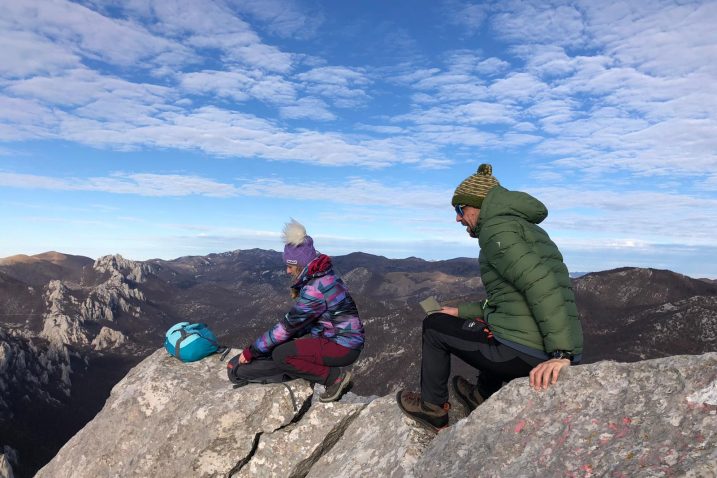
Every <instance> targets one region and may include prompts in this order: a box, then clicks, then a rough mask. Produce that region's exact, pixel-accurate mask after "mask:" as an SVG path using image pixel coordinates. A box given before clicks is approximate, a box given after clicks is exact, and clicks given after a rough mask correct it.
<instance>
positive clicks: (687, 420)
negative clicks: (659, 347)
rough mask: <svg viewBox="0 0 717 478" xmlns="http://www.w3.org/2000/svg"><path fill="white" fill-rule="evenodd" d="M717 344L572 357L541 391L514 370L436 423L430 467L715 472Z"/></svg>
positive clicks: (525, 473)
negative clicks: (645, 355) (586, 361)
mask: <svg viewBox="0 0 717 478" xmlns="http://www.w3.org/2000/svg"><path fill="white" fill-rule="evenodd" d="M716 380H717V353H710V354H705V355H702V356H688V355H685V356H675V357H667V358H663V359H656V360H649V361H645V362H639V363H629V364H628V363H616V362H598V363H595V364H590V365H582V366H577V367H571V368H570V369H568V370H567V373H564V374H562V376H561V379H560V380H559V381H558V383H557V384H556V385H554V386H552V387H550V388H549V389H548V390H546V391H541V392H538V391H534V390H532V389H530V387H529V386H528V383H527V379H518V380H514V381H512V382H511V383H510V384H508V385H507V386H505V387H504V388H503V389H501V390H500V391H499V392H498V393H496V394H495V395H494V396H493V397H491V398H490V400H488V401H486V402H485V403H484V404H483V405H481V406H480V407H478V408H477V409H476V410H475V411H474V412H473V413H472V414H471V415H470V416H469V417H468V418H467V419H465V420H462V421H461V422H459V423H458V424H457V425H455V426H454V427H451V428H450V429H448V430H446V431H444V432H442V433H440V434H439V435H438V437H437V438H436V439H435V440H434V441H433V442H432V443H431V444H430V446H429V447H428V448H427V449H426V452H425V453H424V455H423V456H422V457H421V459H420V460H419V461H418V463H417V464H416V466H415V468H414V470H415V472H416V476H418V477H435V476H484V477H494V476H495V477H498V476H516V477H544V476H581V477H582V476H629V477H653V476H695V477H697V476H717V415H716V414H715V413H716V412H715V407H714V406H713V405H711V404H712V403H713V401H714V399H715V395H714V389H715V381H716Z"/></svg>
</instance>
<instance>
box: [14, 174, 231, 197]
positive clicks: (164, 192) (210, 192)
mask: <svg viewBox="0 0 717 478" xmlns="http://www.w3.org/2000/svg"><path fill="white" fill-rule="evenodd" d="M0 185H2V186H5V187H13V188H22V189H48V190H58V191H98V192H106V193H113V194H135V195H139V196H156V197H160V196H176V197H178V196H192V195H200V196H209V197H230V196H236V195H237V190H236V188H235V187H234V186H232V185H230V184H223V183H218V182H216V181H213V180H211V179H206V178H201V177H198V176H182V175H177V174H147V173H134V174H126V173H115V174H113V175H111V176H109V177H94V178H86V179H85V178H54V177H49V176H38V175H33V174H18V173H7V172H0Z"/></svg>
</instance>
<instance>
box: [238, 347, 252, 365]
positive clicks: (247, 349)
mask: <svg viewBox="0 0 717 478" xmlns="http://www.w3.org/2000/svg"><path fill="white" fill-rule="evenodd" d="M241 354H242V357H244V360H246V361H247V362H251V360H252V358H254V357H253V354H252V353H251V345H250V346H248V347H245V348H244V350H242V352H241Z"/></svg>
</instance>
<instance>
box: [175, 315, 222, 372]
mask: <svg viewBox="0 0 717 478" xmlns="http://www.w3.org/2000/svg"><path fill="white" fill-rule="evenodd" d="M164 348H165V349H167V352H169V354H170V355H173V356H175V357H177V358H178V359H179V360H181V361H182V362H195V361H197V360H199V359H202V358H204V357H206V356H207V355H211V354H213V353H214V352H216V351H217V350H219V348H220V346H219V344H218V343H217V337H216V336H215V335H214V333H213V332H212V331H211V330H209V327H207V325H206V324H192V323H189V322H180V323H178V324H174V325H173V326H171V327H170V328H169V330H167V333H166V334H165V337H164Z"/></svg>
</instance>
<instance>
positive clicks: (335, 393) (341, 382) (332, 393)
mask: <svg viewBox="0 0 717 478" xmlns="http://www.w3.org/2000/svg"><path fill="white" fill-rule="evenodd" d="M350 383H351V372H341V375H339V378H338V380H336V381H335V382H334V383H332V384H331V385H328V386H327V387H326V390H324V393H322V394H321V395H319V401H320V402H333V401H336V400H338V399H339V398H341V394H342V393H343V392H344V390H346V388H347V387H348V386H349V384H350Z"/></svg>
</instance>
